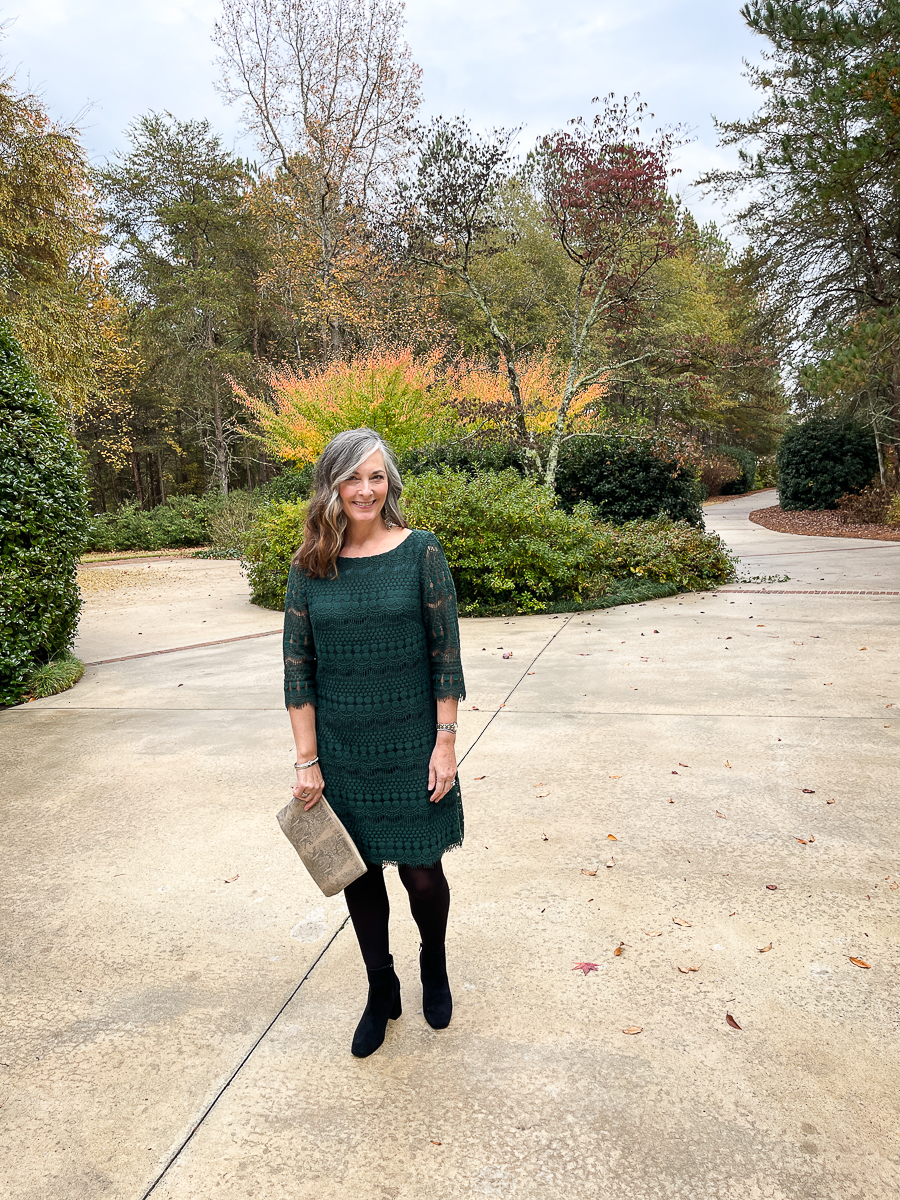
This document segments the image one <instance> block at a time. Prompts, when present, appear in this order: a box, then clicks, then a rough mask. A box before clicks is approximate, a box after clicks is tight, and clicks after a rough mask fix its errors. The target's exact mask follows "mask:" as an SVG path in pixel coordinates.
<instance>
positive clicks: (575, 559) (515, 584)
mask: <svg viewBox="0 0 900 1200" xmlns="http://www.w3.org/2000/svg"><path fill="white" fill-rule="evenodd" d="M403 507H404V510H405V512H406V515H407V519H408V520H409V522H410V524H411V525H412V526H413V527H414V528H417V529H430V530H432V531H433V532H434V533H435V534H436V535H437V537H438V539H439V541H440V543H441V545H442V546H443V548H444V553H445V554H446V555H447V561H448V562H449V564H450V568H451V570H452V572H453V578H454V581H455V583H456V591H457V596H458V599H459V606H460V612H463V613H476V612H479V611H481V610H482V609H483V608H484V607H485V606H490V607H494V606H496V605H497V604H498V603H501V604H503V605H505V606H507V608H508V609H509V610H510V611H516V612H527V611H529V610H532V611H534V610H538V609H540V608H542V607H544V606H545V605H547V604H550V603H552V602H553V601H555V600H561V599H575V600H578V599H580V596H581V593H582V592H583V590H584V589H585V587H586V586H587V585H588V583H589V581H590V580H591V578H592V577H593V576H595V575H596V573H597V569H598V555H599V553H600V548H601V539H600V536H599V534H598V531H597V526H596V524H595V515H594V513H593V511H592V509H591V508H590V507H589V506H588V505H584V504H582V505H577V506H576V507H575V508H574V510H573V511H572V512H571V513H567V512H564V511H563V510H562V509H561V508H559V507H558V502H557V497H556V496H555V495H554V493H553V492H552V491H550V490H549V489H547V488H543V487H540V486H539V485H538V484H536V483H533V482H532V481H531V480H528V479H524V478H523V477H522V476H521V475H519V474H518V473H517V472H516V471H513V470H508V471H497V472H485V473H484V474H482V475H474V476H471V475H466V474H463V473H462V472H458V471H446V472H437V471H429V472H427V473H426V474H424V475H420V476H418V477H414V478H413V479H410V480H409V482H408V484H407V487H406V490H405V491H404V493H403Z"/></svg>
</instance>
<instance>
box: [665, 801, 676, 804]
mask: <svg viewBox="0 0 900 1200" xmlns="http://www.w3.org/2000/svg"><path fill="white" fill-rule="evenodd" d="M674 803H675V801H674V800H667V801H666V804H674Z"/></svg>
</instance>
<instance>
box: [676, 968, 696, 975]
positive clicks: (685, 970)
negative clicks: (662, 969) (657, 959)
mask: <svg viewBox="0 0 900 1200" xmlns="http://www.w3.org/2000/svg"><path fill="white" fill-rule="evenodd" d="M678 970H679V971H680V972H681V973H682V975H690V973H691V971H699V970H700V968H699V967H679V968H678Z"/></svg>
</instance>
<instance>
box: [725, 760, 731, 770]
mask: <svg viewBox="0 0 900 1200" xmlns="http://www.w3.org/2000/svg"><path fill="white" fill-rule="evenodd" d="M725 766H726V767H727V768H728V769H729V771H730V770H731V763H730V762H729V761H728V759H727V758H726V759H725Z"/></svg>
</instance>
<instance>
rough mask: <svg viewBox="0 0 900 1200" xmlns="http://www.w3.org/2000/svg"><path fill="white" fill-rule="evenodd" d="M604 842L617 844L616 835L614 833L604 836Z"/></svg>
mask: <svg viewBox="0 0 900 1200" xmlns="http://www.w3.org/2000/svg"><path fill="white" fill-rule="evenodd" d="M606 840H607V841H608V842H617V841H618V840H619V839H618V838H617V837H616V835H615V834H614V833H608V834H607V835H606Z"/></svg>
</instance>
